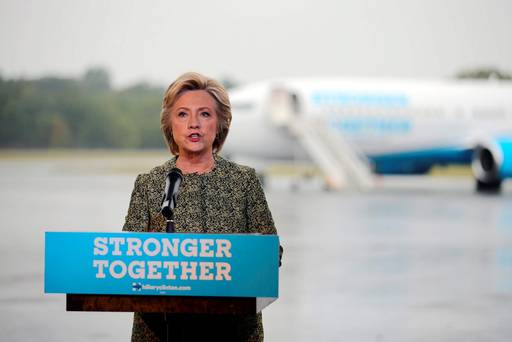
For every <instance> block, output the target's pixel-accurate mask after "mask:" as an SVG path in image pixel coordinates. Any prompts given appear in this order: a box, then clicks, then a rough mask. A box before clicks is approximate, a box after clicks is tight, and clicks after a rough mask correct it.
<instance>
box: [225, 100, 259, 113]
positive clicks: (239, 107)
mask: <svg viewBox="0 0 512 342" xmlns="http://www.w3.org/2000/svg"><path fill="white" fill-rule="evenodd" d="M252 109H254V104H253V103H251V102H233V103H231V110H232V111H233V112H237V113H238V112H249V111H251V110H252Z"/></svg>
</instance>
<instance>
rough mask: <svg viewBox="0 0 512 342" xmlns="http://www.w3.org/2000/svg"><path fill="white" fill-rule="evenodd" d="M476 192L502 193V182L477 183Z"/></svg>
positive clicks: (478, 181)
mask: <svg viewBox="0 0 512 342" xmlns="http://www.w3.org/2000/svg"><path fill="white" fill-rule="evenodd" d="M476 191H477V192H480V193H486V194H497V193H500V192H501V180H497V181H492V182H482V181H480V180H477V181H476Z"/></svg>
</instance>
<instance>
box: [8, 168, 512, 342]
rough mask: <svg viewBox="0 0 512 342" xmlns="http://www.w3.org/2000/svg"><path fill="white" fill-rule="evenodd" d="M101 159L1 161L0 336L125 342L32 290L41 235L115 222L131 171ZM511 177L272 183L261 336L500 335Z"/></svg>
mask: <svg viewBox="0 0 512 342" xmlns="http://www.w3.org/2000/svg"><path fill="white" fill-rule="evenodd" d="M122 162H123V163H126V162H130V159H128V160H123V161H122ZM131 162H133V161H131ZM104 163H105V161H101V160H100V161H96V160H92V161H91V160H89V161H72V162H70V161H69V160H65V159H57V160H53V159H42V160H40V159H38V160H26V159H21V160H17V159H7V160H5V159H3V160H0V188H1V189H2V191H1V193H0V206H1V208H2V209H1V211H0V227H1V231H2V233H3V236H4V238H3V239H1V240H0V263H1V264H0V265H1V270H2V271H1V272H0V336H1V338H0V339H1V340H3V341H28V340H34V339H37V340H38V341H68V340H73V341H74V342H78V341H91V340H95V341H127V340H129V336H130V329H131V314H128V313H77V312H66V311H65V299H64V296H63V295H45V294H44V293H43V291H44V289H43V280H44V265H43V255H44V242H43V241H44V240H43V237H44V232H45V231H48V230H51V231H118V230H120V229H121V225H122V223H123V220H124V215H125V212H126V208H127V206H128V200H129V196H130V192H131V190H132V186H133V181H134V177H135V173H133V172H131V171H129V172H120V171H119V169H116V170H114V171H112V170H111V171H109V172H105V169H104V168H99V167H97V165H103V164H104ZM109 163H114V164H116V165H117V164H118V163H121V161H119V160H118V161H115V159H114V161H112V159H109ZM155 165H156V164H155ZM509 183H510V182H509ZM511 185H512V184H507V185H506V188H505V189H504V191H503V193H502V194H501V195H499V196H482V195H477V194H475V193H474V191H473V185H472V182H471V180H470V179H467V178H442V177H435V178H432V177H427V178H417V177H416V178H407V179H404V178H385V179H381V180H380V181H379V186H378V188H377V189H375V190H372V191H369V192H364V193H361V192H356V191H347V192H343V193H336V192H326V191H324V190H322V186H321V184H320V182H318V181H315V180H309V181H307V182H299V181H293V180H292V181H290V180H289V179H284V178H280V179H270V180H269V182H268V187H267V189H266V193H267V198H268V201H269V203H270V206H271V209H272V212H273V215H274V219H275V221H276V224H277V227H278V231H279V234H280V237H281V240H282V244H283V246H284V248H285V254H284V258H283V266H282V268H281V270H280V298H279V299H278V300H277V301H276V302H274V303H273V304H271V305H270V306H269V307H268V308H266V309H265V310H264V314H263V316H264V324H265V335H266V338H265V340H266V341H508V339H509V338H510V336H512V325H511V324H510V322H512V310H511V309H510V308H511V307H512V187H511Z"/></svg>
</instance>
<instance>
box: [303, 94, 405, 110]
mask: <svg viewBox="0 0 512 342" xmlns="http://www.w3.org/2000/svg"><path fill="white" fill-rule="evenodd" d="M311 101H312V103H313V104H314V105H319V106H372V107H405V106H407V105H408V104H409V99H408V97H407V96H406V95H404V94H399V93H398V94H393V93H389V94H380V93H366V92H363V93H359V92H345V91H315V92H313V93H312V95H311Z"/></svg>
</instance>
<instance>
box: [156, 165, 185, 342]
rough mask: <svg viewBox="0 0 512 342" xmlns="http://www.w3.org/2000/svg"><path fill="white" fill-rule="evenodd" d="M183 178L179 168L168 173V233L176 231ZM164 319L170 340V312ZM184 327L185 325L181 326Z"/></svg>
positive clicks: (164, 211)
mask: <svg viewBox="0 0 512 342" xmlns="http://www.w3.org/2000/svg"><path fill="white" fill-rule="evenodd" d="M182 180H183V175H182V173H181V171H180V170H179V169H173V170H171V172H169V174H168V175H167V179H166V189H165V193H164V198H163V201H162V211H161V212H162V215H163V216H164V217H165V219H166V221H165V222H166V223H165V231H166V232H167V233H174V232H176V229H175V227H174V207H175V206H176V197H175V196H176V194H177V192H178V188H179V186H180V184H181V181H182ZM164 321H165V340H166V341H167V342H169V336H170V326H169V317H168V313H167V312H164ZM180 328H181V329H183V326H181V327H180ZM180 335H181V340H182V341H184V336H183V331H182V333H181V334H180Z"/></svg>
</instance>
